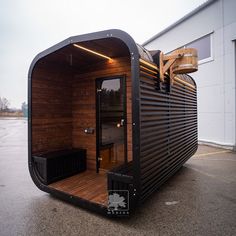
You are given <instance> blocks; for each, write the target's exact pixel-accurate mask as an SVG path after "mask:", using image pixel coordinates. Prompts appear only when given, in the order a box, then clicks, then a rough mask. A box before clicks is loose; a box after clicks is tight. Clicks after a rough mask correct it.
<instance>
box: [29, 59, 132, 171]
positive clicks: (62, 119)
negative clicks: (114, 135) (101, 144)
mask: <svg viewBox="0 0 236 236" xmlns="http://www.w3.org/2000/svg"><path fill="white" fill-rule="evenodd" d="M62 68H63V67H62ZM85 71H86V72H84V73H74V72H72V71H70V70H67V69H60V68H58V67H47V66H45V65H42V66H37V68H36V69H35V70H34V73H33V80H32V153H33V154H35V153H40V152H47V151H53V150H60V149H65V148H71V147H75V148H85V149H87V167H88V169H93V170H95V169H96V91H95V89H96V86H95V80H96V78H99V77H109V76H116V75H125V76H126V86H127V142H128V160H132V113H131V111H132V109H131V76H130V75H131V73H130V58H119V59H114V60H113V62H112V63H109V62H107V61H106V62H101V63H98V64H96V65H93V66H90V67H88V68H87V69H86V70H85ZM87 127H93V128H94V130H95V132H94V134H85V133H84V129H85V128H87Z"/></svg>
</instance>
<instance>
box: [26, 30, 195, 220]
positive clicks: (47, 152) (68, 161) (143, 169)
mask: <svg viewBox="0 0 236 236" xmlns="http://www.w3.org/2000/svg"><path fill="white" fill-rule="evenodd" d="M186 55H189V53H188V54H184V52H183V53H182V52H178V53H177V54H175V55H173V56H172V57H170V56H168V55H164V54H163V53H162V52H160V51H151V52H150V51H148V50H146V49H145V48H143V47H142V46H140V45H138V44H136V43H135V42H134V40H133V39H132V38H131V37H130V36H129V35H128V34H127V33H125V32H123V31H120V30H107V31H101V32H96V33H91V34H86V35H79V36H74V37H71V38H68V39H66V40H64V41H62V42H60V43H58V44H56V45H55V46H53V47H51V48H49V49H47V50H45V51H43V52H41V53H40V54H38V55H37V56H36V57H35V59H34V60H33V62H32V64H31V66H30V69H29V80H28V88H29V90H28V104H29V120H28V128H29V160H28V164H29V171H30V174H31V177H32V179H33V181H34V183H35V184H36V185H37V186H38V187H39V188H40V189H41V190H42V191H45V192H48V193H50V194H53V195H54V196H56V197H58V198H61V199H63V200H65V201H68V202H71V203H73V204H75V205H78V206H81V207H84V208H86V209H90V210H92V211H95V212H99V213H102V214H104V215H109V216H113V215H115V216H125V215H129V214H130V212H132V211H133V210H134V209H135V208H136V207H137V206H138V205H140V204H141V203H142V202H143V201H144V200H145V199H146V198H147V197H148V196H149V195H150V194H151V193H152V192H153V191H155V190H156V189H157V188H158V187H159V186H160V185H161V184H162V183H164V181H166V180H167V179H168V178H169V177H170V176H171V175H173V173H175V172H176V171H177V170H178V169H179V168H180V167H181V166H182V165H183V164H184V163H185V161H186V160H187V159H189V158H190V157H191V156H192V155H193V154H194V153H195V151H196V149H197V103H196V84H195V82H194V80H193V79H192V78H191V77H190V76H189V75H186V74H184V73H186V72H193V71H194V70H196V69H197V67H196V62H195V61H194V60H195V59H196V58H195V56H196V55H195V54H193V55H191V57H185V56H186ZM193 58H195V59H193ZM186 60H187V61H188V62H187V63H184V61H186ZM189 60H190V61H189ZM190 62H191V63H192V64H191V63H190ZM184 64H186V65H187V64H188V67H189V68H187V67H184V66H183V65H184ZM190 64H191V65H190ZM189 65H190V66H189ZM181 66H182V67H181ZM188 69H189V70H188ZM179 73H181V74H179Z"/></svg>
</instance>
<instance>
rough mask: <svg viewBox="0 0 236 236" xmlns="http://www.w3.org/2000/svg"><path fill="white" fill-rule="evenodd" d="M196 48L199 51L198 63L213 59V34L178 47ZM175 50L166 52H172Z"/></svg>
mask: <svg viewBox="0 0 236 236" xmlns="http://www.w3.org/2000/svg"><path fill="white" fill-rule="evenodd" d="M181 48H196V49H197V52H198V64H202V63H204V62H208V61H211V60H213V57H212V34H208V35H206V36H203V37H201V38H199V39H196V40H194V41H192V42H191V43H188V44H185V45H183V46H182V47H179V48H176V49H175V50H177V49H181ZM173 51H174V50H172V51H170V52H168V53H166V54H171V53H172V52H173Z"/></svg>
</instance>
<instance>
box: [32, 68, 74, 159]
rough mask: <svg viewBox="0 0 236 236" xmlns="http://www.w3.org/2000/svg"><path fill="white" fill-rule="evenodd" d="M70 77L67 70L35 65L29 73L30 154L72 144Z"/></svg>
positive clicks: (58, 148) (67, 146)
mask: <svg viewBox="0 0 236 236" xmlns="http://www.w3.org/2000/svg"><path fill="white" fill-rule="evenodd" d="M68 77H71V78H72V75H70V74H69V72H68V71H67V70H63V71H62V70H58V68H55V67H50V68H49V67H47V66H45V65H39V66H37V67H36V68H35V69H34V71H33V76H32V78H33V79H32V153H33V154H35V153H40V152H46V151H53V150H60V149H63V148H71V147H72V110H71V109H72V105H71V102H72V98H71V93H72V86H71V85H72V83H71V80H69V79H68Z"/></svg>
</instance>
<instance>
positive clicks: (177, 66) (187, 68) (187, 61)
mask: <svg viewBox="0 0 236 236" xmlns="http://www.w3.org/2000/svg"><path fill="white" fill-rule="evenodd" d="M174 54H184V55H183V57H181V58H178V59H176V61H175V62H174V64H173V65H172V71H173V73H175V74H187V73H192V72H195V71H197V70H198V57H197V50H196V49H195V48H182V49H178V50H175V51H174Z"/></svg>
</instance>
